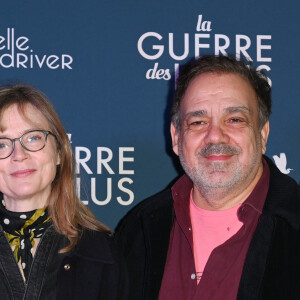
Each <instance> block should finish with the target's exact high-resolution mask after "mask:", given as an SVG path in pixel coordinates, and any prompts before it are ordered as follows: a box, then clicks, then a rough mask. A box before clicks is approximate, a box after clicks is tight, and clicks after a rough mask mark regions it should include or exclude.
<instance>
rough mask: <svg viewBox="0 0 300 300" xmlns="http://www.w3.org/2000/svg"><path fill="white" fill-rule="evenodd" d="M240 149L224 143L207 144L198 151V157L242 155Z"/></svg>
mask: <svg viewBox="0 0 300 300" xmlns="http://www.w3.org/2000/svg"><path fill="white" fill-rule="evenodd" d="M242 152H243V151H242V149H241V148H239V147H234V146H229V145H227V144H224V143H220V144H212V143H210V144H207V145H206V146H205V147H204V148H202V149H201V150H199V151H198V153H197V154H198V155H201V156H204V157H206V156H209V155H212V154H218V155H219V154H224V155H235V154H240V153H242Z"/></svg>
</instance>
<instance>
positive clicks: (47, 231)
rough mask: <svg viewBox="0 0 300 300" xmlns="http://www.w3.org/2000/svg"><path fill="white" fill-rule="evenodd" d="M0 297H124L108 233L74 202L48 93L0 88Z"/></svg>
mask: <svg viewBox="0 0 300 300" xmlns="http://www.w3.org/2000/svg"><path fill="white" fill-rule="evenodd" d="M0 191H1V193H2V194H0V197H2V199H1V200H2V201H0V225H1V226H0V299H1V300H4V299H30V300H33V299H63V300H65V299H88V300H92V299H109V300H112V299H123V298H125V296H124V294H125V290H124V282H125V279H124V278H123V272H122V269H121V268H120V263H119V259H118V255H117V253H116V250H115V248H114V247H113V245H112V244H111V240H110V237H109V233H111V231H110V230H109V229H108V228H107V227H106V226H104V225H103V224H101V223H100V222H98V221H97V220H96V219H95V218H94V216H93V215H92V213H91V212H90V211H89V210H88V209H87V208H86V207H85V206H84V205H83V204H82V203H81V201H80V200H79V199H78V197H77V196H76V190H75V186H74V160H73V155H72V150H71V146H70V143H69V140H68V137H67V134H66V132H65V130H64V128H63V126H62V124H61V122H60V120H59V118H58V116H57V114H56V112H55V111H54V109H53V107H52V106H51V104H50V103H49V102H48V101H47V99H46V98H45V96H44V95H42V94H41V93H40V92H39V91H37V90H35V89H34V88H32V87H30V86H26V85H15V86H4V87H0Z"/></svg>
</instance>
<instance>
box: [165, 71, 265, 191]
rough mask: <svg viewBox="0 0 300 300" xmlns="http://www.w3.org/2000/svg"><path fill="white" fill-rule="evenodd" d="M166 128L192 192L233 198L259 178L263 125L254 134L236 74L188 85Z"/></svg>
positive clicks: (251, 111) (250, 95) (255, 124)
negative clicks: (177, 116) (220, 191)
mask: <svg viewBox="0 0 300 300" xmlns="http://www.w3.org/2000/svg"><path fill="white" fill-rule="evenodd" d="M180 124H181V128H180V130H179V131H177V130H176V129H175V127H174V125H173V124H171V134H172V140H173V149H174V152H175V153H176V154H177V155H179V158H180V161H181V164H182V166H183V168H184V170H185V172H186V173H187V174H188V176H189V177H190V178H191V179H192V181H193V182H194V185H195V186H196V187H197V189H198V190H200V191H201V190H203V191H206V192H207V191H210V190H211V191H213V190H214V189H223V191H225V192H226V191H227V192H229V193H236V192H237V191H241V190H243V189H246V188H248V186H249V185H251V183H252V182H256V179H257V177H259V176H260V175H261V172H262V162H261V156H262V154H263V153H264V152H265V150H266V142H267V137H268V132H269V123H266V124H265V125H264V127H263V128H262V129H259V118H258V100H257V97H256V94H255V92H254V90H253V88H252V87H251V85H250V84H249V83H248V82H247V81H246V80H245V79H243V78H242V77H240V76H239V75H236V74H217V73H206V74H202V75H200V76H198V77H196V78H194V79H193V80H192V81H191V83H190V84H189V86H188V88H187V90H186V93H185V95H184V97H183V99H182V101H181V105H180Z"/></svg>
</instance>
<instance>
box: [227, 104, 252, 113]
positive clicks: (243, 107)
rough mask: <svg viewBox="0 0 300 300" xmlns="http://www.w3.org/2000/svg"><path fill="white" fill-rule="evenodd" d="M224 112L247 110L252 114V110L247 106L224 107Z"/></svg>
mask: <svg viewBox="0 0 300 300" xmlns="http://www.w3.org/2000/svg"><path fill="white" fill-rule="evenodd" d="M224 112H226V113H235V112H246V113H248V114H251V113H252V111H251V110H250V108H249V107H247V106H230V107H226V108H224Z"/></svg>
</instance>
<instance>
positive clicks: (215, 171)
mask: <svg viewBox="0 0 300 300" xmlns="http://www.w3.org/2000/svg"><path fill="white" fill-rule="evenodd" d="M242 153H243V151H242V149H241V148H240V147H236V146H229V145H227V144H225V143H219V144H211V143H210V144H208V145H206V146H205V147H204V148H202V149H200V150H199V151H198V152H197V153H196V157H199V158H205V157H206V156H209V155H213V154H216V155H233V156H235V155H239V154H242ZM179 158H180V162H181V165H182V167H183V169H184V171H185V172H186V174H187V175H188V176H189V177H190V179H191V180H192V181H193V183H194V185H195V186H196V188H197V189H198V190H199V192H200V193H201V194H203V196H204V194H206V195H207V196H208V195H209V194H211V195H213V194H214V193H219V192H223V193H224V196H225V194H226V193H229V192H231V191H232V190H233V189H234V188H236V187H237V186H238V185H239V184H241V183H242V182H243V181H244V180H246V179H247V178H248V176H249V175H250V174H251V172H252V171H253V169H254V167H255V166H256V165H257V160H258V155H257V153H256V154H255V157H253V160H252V161H251V162H250V165H248V166H245V165H242V164H241V163H239V161H238V160H234V161H232V160H231V158H229V160H225V161H220V160H219V161H209V160H207V162H206V163H202V164H200V163H198V164H197V165H194V166H191V165H190V164H189V163H187V162H186V161H185V159H184V156H183V149H182V144H181V142H180V141H179Z"/></svg>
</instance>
